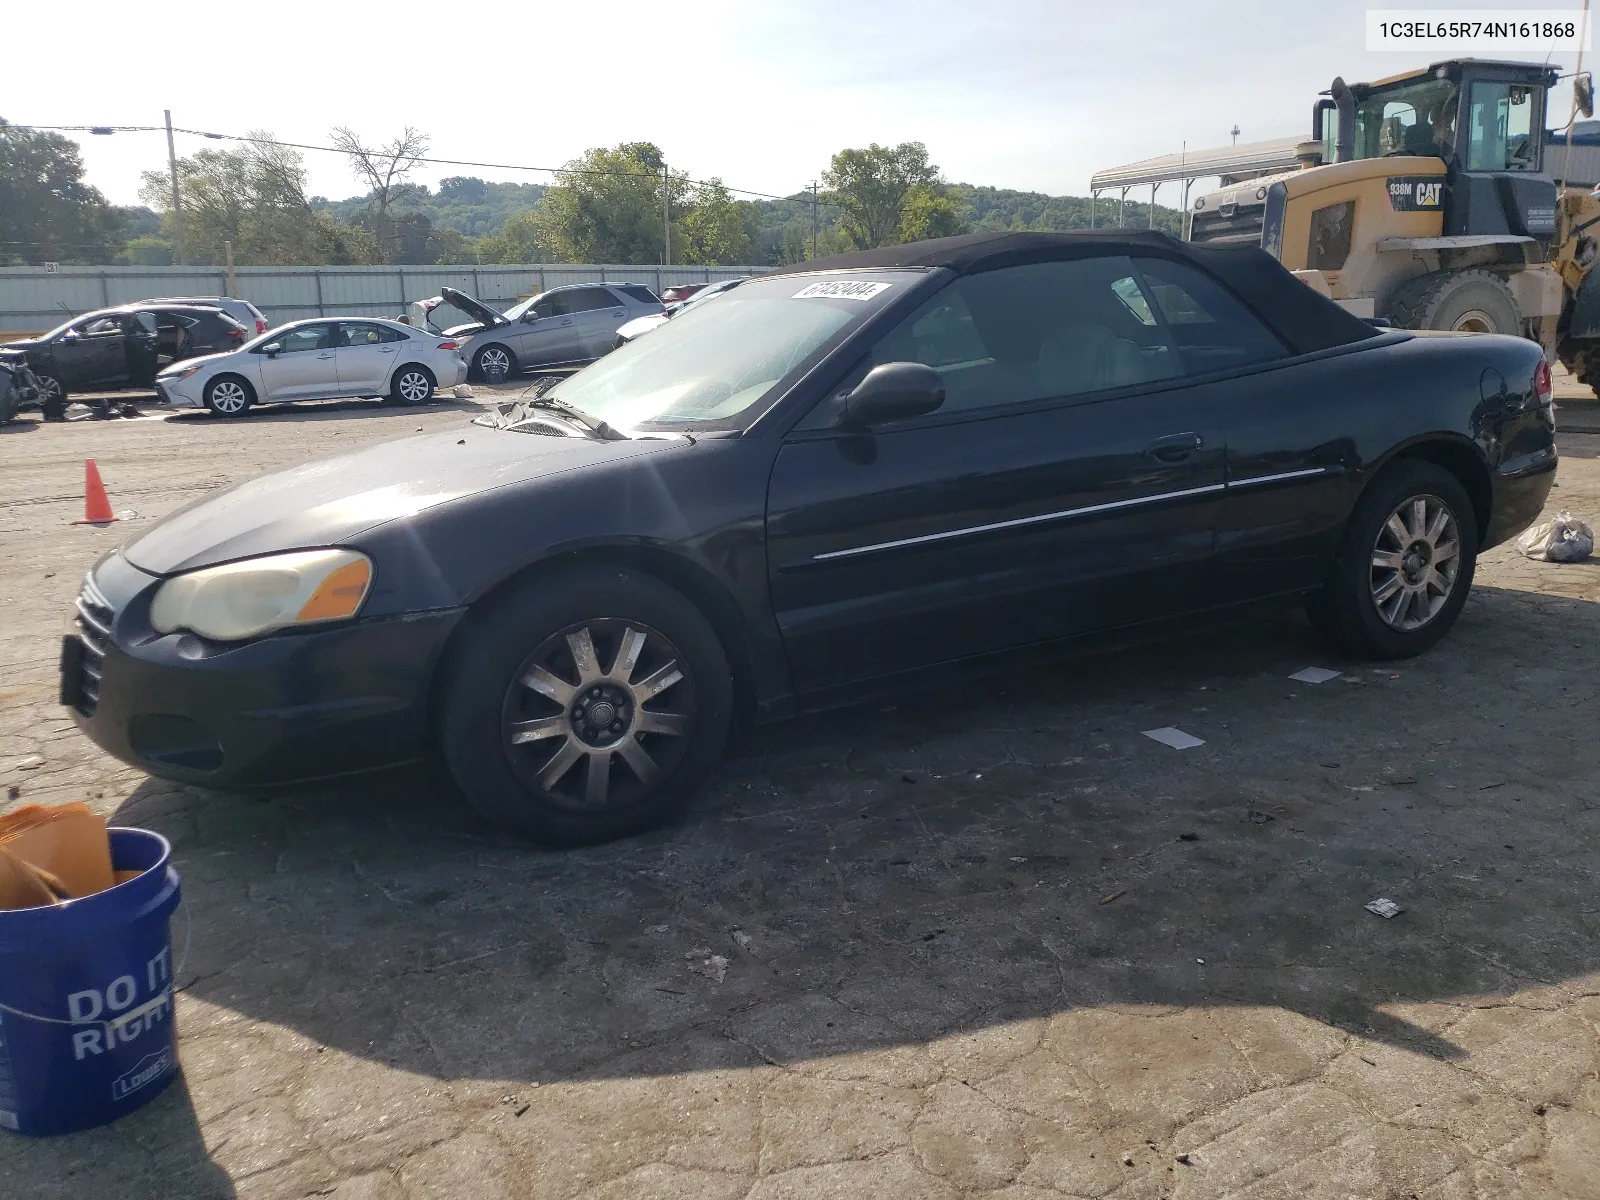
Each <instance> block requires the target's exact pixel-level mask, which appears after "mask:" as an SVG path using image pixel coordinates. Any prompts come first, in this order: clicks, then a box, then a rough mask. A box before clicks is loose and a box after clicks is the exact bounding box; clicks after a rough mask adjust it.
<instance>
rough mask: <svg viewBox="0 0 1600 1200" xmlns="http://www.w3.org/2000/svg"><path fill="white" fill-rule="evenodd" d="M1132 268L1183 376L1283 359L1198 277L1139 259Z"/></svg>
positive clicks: (1246, 317) (1275, 344)
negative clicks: (1153, 306) (1153, 305)
mask: <svg viewBox="0 0 1600 1200" xmlns="http://www.w3.org/2000/svg"><path fill="white" fill-rule="evenodd" d="M1138 266H1139V271H1140V273H1141V274H1142V275H1143V276H1144V282H1145V285H1146V287H1147V288H1148V290H1149V292H1150V294H1151V295H1153V296H1154V297H1155V301H1156V307H1157V308H1158V309H1160V311H1161V319H1162V320H1163V321H1164V322H1165V323H1166V326H1167V328H1168V330H1169V331H1170V332H1171V334H1172V340H1173V342H1174V343H1175V344H1176V345H1177V348H1178V357H1179V359H1180V360H1181V361H1182V364H1183V373H1184V374H1185V375H1203V374H1205V373H1206V372H1208V371H1222V370H1227V369H1228V368H1230V367H1244V366H1249V365H1251V364H1253V363H1262V362H1272V361H1274V360H1275V359H1280V358H1286V357H1288V351H1287V350H1286V349H1284V346H1283V343H1282V342H1280V341H1279V340H1278V339H1277V337H1276V336H1275V335H1274V334H1273V333H1272V331H1271V330H1269V329H1268V328H1267V327H1266V325H1264V324H1263V323H1262V322H1261V320H1260V319H1259V318H1257V317H1256V316H1255V314H1253V313H1252V312H1250V310H1249V309H1247V308H1245V306H1244V305H1243V304H1242V303H1240V302H1239V301H1238V300H1237V299H1235V298H1234V296H1233V294H1232V293H1230V292H1229V291H1228V290H1227V289H1226V288H1224V287H1223V286H1222V285H1221V284H1220V283H1218V282H1216V281H1215V280H1214V279H1212V278H1211V277H1210V276H1208V275H1206V274H1205V273H1204V272H1203V271H1200V270H1198V269H1196V268H1194V267H1191V266H1189V265H1188V264H1186V263H1179V262H1170V261H1168V260H1166V259H1153V258H1149V259H1140V260H1139V262H1138Z"/></svg>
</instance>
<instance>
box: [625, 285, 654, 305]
mask: <svg viewBox="0 0 1600 1200" xmlns="http://www.w3.org/2000/svg"><path fill="white" fill-rule="evenodd" d="M617 290H618V291H619V292H621V293H622V294H623V295H625V296H628V297H631V298H632V299H634V300H637V301H638V302H639V303H640V304H660V303H661V301H660V300H659V299H658V298H657V297H656V294H655V293H654V292H652V291H651V290H650V289H649V288H647V287H640V286H638V285H637V284H630V285H629V286H627V287H621V288H618V289H617Z"/></svg>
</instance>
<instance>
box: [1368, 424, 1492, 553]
mask: <svg viewBox="0 0 1600 1200" xmlns="http://www.w3.org/2000/svg"><path fill="white" fill-rule="evenodd" d="M1405 459H1412V460H1415V461H1417V462H1427V463H1432V464H1433V465H1434V466H1437V467H1443V468H1444V469H1445V470H1446V471H1449V472H1450V474H1452V475H1454V476H1455V477H1456V478H1457V479H1458V480H1460V482H1461V486H1462V487H1463V488H1465V489H1466V491H1467V496H1468V498H1469V499H1470V500H1471V501H1472V515H1473V518H1474V519H1475V520H1476V521H1477V524H1478V543H1479V545H1480V546H1481V545H1482V543H1483V539H1484V537H1485V535H1486V534H1487V533H1488V530H1489V520H1490V518H1491V517H1492V516H1493V514H1494V485H1493V483H1492V481H1491V478H1490V475H1489V464H1488V462H1487V461H1485V459H1484V457H1483V451H1481V450H1480V449H1479V448H1478V447H1477V446H1476V445H1475V444H1473V443H1472V442H1471V441H1469V440H1468V439H1466V438H1465V437H1462V436H1461V435H1460V434H1446V433H1434V434H1424V435H1422V436H1420V437H1417V438H1414V439H1412V440H1411V441H1409V442H1406V443H1404V444H1402V445H1401V446H1399V447H1397V448H1396V449H1394V450H1392V451H1391V452H1390V453H1389V454H1388V455H1386V456H1385V457H1384V459H1383V460H1382V461H1381V462H1379V463H1378V464H1377V465H1376V467H1375V468H1374V470H1373V471H1372V473H1371V475H1370V476H1369V478H1368V482H1367V485H1366V486H1367V487H1370V486H1371V481H1372V480H1373V479H1376V478H1377V477H1378V475H1379V474H1381V473H1382V471H1383V469H1384V468H1385V467H1388V466H1389V465H1390V464H1391V463H1394V462H1399V461H1402V460H1405ZM1362 490H1363V491H1365V490H1366V489H1365V488H1363V489H1362ZM1353 507H1354V506H1352V509H1353Z"/></svg>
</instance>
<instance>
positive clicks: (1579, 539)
mask: <svg viewBox="0 0 1600 1200" xmlns="http://www.w3.org/2000/svg"><path fill="white" fill-rule="evenodd" d="M1517 549H1518V550H1520V551H1522V553H1524V554H1526V555H1527V556H1528V557H1529V558H1534V559H1538V560H1539V561H1540V562H1582V561H1583V560H1584V559H1586V558H1588V557H1589V555H1591V554H1593V553H1594V530H1592V529H1590V528H1589V527H1588V526H1587V525H1585V524H1584V523H1583V522H1582V521H1580V520H1578V518H1577V517H1575V516H1573V515H1572V514H1571V513H1569V512H1567V511H1566V510H1565V509H1562V510H1561V511H1560V512H1558V513H1557V514H1556V519H1555V520H1554V521H1544V522H1542V523H1540V524H1538V525H1535V526H1534V527H1533V528H1532V529H1530V530H1528V532H1527V533H1525V534H1523V535H1522V536H1521V537H1519V538H1518V539H1517Z"/></svg>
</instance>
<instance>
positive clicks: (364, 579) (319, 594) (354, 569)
mask: <svg viewBox="0 0 1600 1200" xmlns="http://www.w3.org/2000/svg"><path fill="white" fill-rule="evenodd" d="M371 578H372V569H371V568H370V567H368V566H367V564H366V563H365V562H353V563H346V564H345V565H344V566H342V567H340V568H339V569H338V570H337V571H335V572H334V573H333V574H332V575H329V576H328V577H327V578H326V579H324V580H323V581H322V582H321V583H320V584H318V585H317V590H316V591H314V592H312V593H311V599H309V600H307V601H306V602H305V605H304V607H302V608H301V609H300V615H299V619H300V620H302V621H319V620H327V619H329V618H331V617H348V616H350V615H351V614H352V613H354V612H355V611H356V609H358V608H360V607H361V597H363V596H364V595H366V593H367V584H368V582H369V581H370V580H371Z"/></svg>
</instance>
